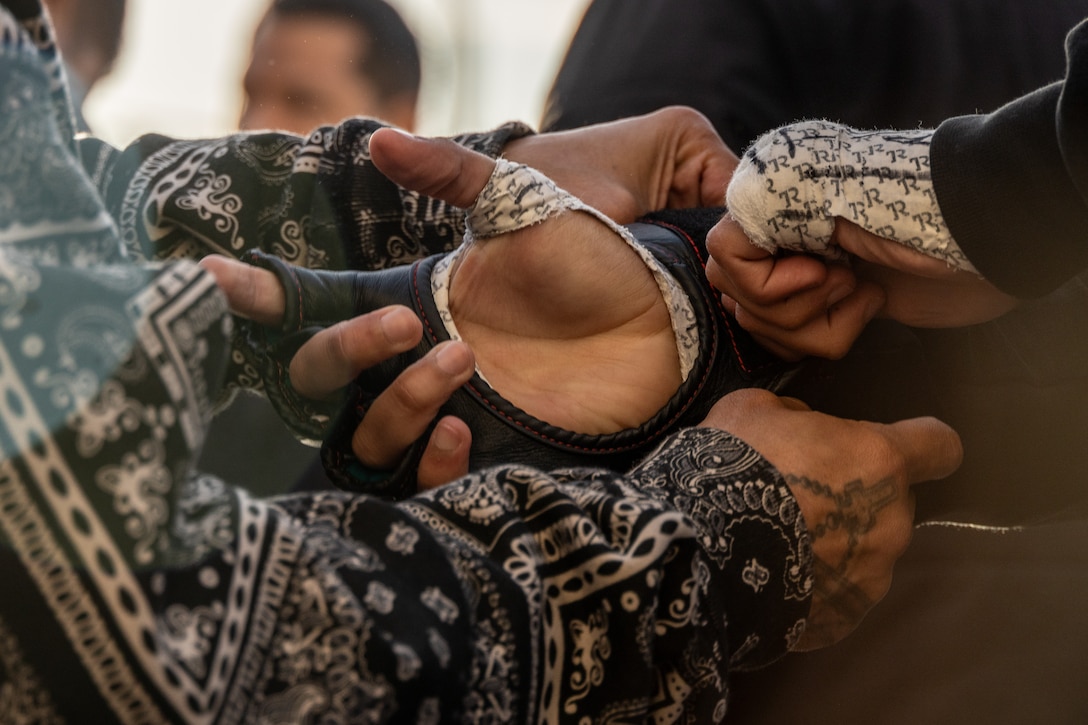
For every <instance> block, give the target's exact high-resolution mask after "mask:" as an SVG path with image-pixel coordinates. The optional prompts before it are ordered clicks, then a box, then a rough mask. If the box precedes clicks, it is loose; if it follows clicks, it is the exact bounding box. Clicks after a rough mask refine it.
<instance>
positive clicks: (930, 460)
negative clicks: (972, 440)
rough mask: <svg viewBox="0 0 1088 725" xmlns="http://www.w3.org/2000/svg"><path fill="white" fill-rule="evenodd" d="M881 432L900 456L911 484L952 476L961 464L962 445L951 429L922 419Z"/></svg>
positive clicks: (930, 419) (933, 421)
mask: <svg viewBox="0 0 1088 725" xmlns="http://www.w3.org/2000/svg"><path fill="white" fill-rule="evenodd" d="M884 432H885V434H886V435H887V436H888V438H889V439H890V440H891V442H892V444H893V445H894V446H895V447H896V448H897V449H898V450H899V451H900V453H901V454H902V455H903V462H904V466H905V468H906V472H907V479H908V480H909V481H910V483H912V484H913V483H921V482H923V481H935V480H937V479H941V478H946V477H948V476H950V475H952V474H953V473H954V472H955V471H956V469H957V468H959V467H960V463H962V462H963V443H962V442H961V441H960V436H959V434H958V433H956V431H955V430H953V429H952V428H951V426H949V425H947V424H946V423H943V422H941V421H939V420H937V419H936V418H932V417H922V418H910V419H907V420H901V421H897V422H895V423H891V424H889V425H886V426H884Z"/></svg>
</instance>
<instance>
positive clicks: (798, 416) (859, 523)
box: [703, 389, 963, 650]
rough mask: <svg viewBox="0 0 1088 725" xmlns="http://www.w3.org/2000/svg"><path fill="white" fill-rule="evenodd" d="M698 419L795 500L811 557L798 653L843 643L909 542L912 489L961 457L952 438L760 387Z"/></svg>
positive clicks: (919, 423)
mask: <svg viewBox="0 0 1088 725" xmlns="http://www.w3.org/2000/svg"><path fill="white" fill-rule="evenodd" d="M703 425H705V426H708V427H714V428H719V429H721V430H725V431H728V432H729V433H732V434H733V435H735V436H737V437H738V438H740V439H741V440H743V441H745V442H746V443H748V445H750V446H752V447H753V448H754V449H755V450H756V451H758V452H759V453H760V454H761V455H762V456H763V457H764V458H766V459H767V460H768V461H769V462H770V463H771V464H772V465H774V466H775V468H777V469H778V471H779V472H780V473H781V474H782V475H783V477H784V478H785V480H786V483H787V484H788V485H789V487H790V489H791V490H792V491H793V493H794V495H795V496H796V498H797V503H798V506H799V507H800V510H801V514H802V516H803V517H804V519H805V524H806V526H807V528H808V532H809V536H810V539H811V542H812V552H813V557H814V561H815V565H814V580H815V581H814V592H813V598H812V607H811V609H810V611H809V616H808V620H807V625H806V628H805V632H804V635H803V636H802V639H801V641H800V642H799V643H798V645H797V647H796V648H795V649H798V650H807V649H816V648H818V647H824V646H827V645H830V644H833V643H834V642H837V641H838V640H840V639H842V638H843V637H845V636H846V635H847V634H849V633H850V632H851V631H853V629H854V628H855V627H857V625H858V624H859V623H860V622H861V620H862V618H863V617H864V616H865V614H866V613H867V612H868V611H869V610H870V609H871V608H872V607H873V606H874V605H875V604H876V603H877V602H879V601H880V600H881V599H882V598H883V597H884V595H885V594H886V593H887V592H888V589H889V588H890V586H891V580H892V567H893V565H894V564H895V562H896V560H897V559H898V558H899V556H900V555H902V553H903V552H904V551H905V550H906V547H907V545H908V543H909V542H910V538H911V533H912V529H913V519H914V494H913V492H912V491H911V486H912V485H913V484H915V483H920V482H922V481H929V480H935V479H940V478H944V477H946V476H948V475H950V474H951V473H952V472H953V471H955V470H956V468H957V467H959V464H960V462H961V460H962V458H963V449H962V445H961V443H960V439H959V436H958V435H957V434H956V433H955V431H953V430H952V429H951V428H949V427H948V426H947V425H945V424H944V423H941V422H940V421H938V420H936V419H933V418H915V419H911V420H904V421H899V422H897V423H892V424H890V425H883V424H878V423H869V422H864V421H851V420H843V419H840V418H835V417H832V416H828V415H824V414H822V413H816V412H813V411H811V410H809V409H808V408H807V407H806V406H805V405H804V403H802V402H800V401H798V400H795V399H792V398H779V397H777V396H775V395H774V394H773V393H770V392H768V391H765V390H756V389H748V390H739V391H737V392H734V393H731V394H729V395H727V396H725V397H724V398H722V400H721V401H719V402H718V404H717V405H715V407H714V408H713V409H712V410H711V412H710V415H708V416H707V418H706V420H705V421H704V423H703Z"/></svg>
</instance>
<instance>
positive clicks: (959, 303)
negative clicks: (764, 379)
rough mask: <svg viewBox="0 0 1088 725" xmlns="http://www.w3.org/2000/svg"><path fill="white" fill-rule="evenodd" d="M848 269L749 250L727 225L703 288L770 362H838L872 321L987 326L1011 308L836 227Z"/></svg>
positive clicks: (956, 277)
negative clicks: (716, 296)
mask: <svg viewBox="0 0 1088 725" xmlns="http://www.w3.org/2000/svg"><path fill="white" fill-rule="evenodd" d="M832 244H833V245H835V246H838V247H839V248H841V249H842V250H843V251H845V252H847V254H848V255H849V257H848V258H849V260H850V262H849V264H846V263H841V262H834V261H829V260H827V259H825V258H822V257H821V258H817V257H813V256H808V255H803V254H788V255H773V254H770V253H768V252H766V251H764V250H762V249H760V248H758V247H756V246H755V245H753V244H752V243H751V242H750V241H749V240H748V238H747V237H746V236H745V235H744V232H743V231H742V230H741V228H740V226H739V225H738V224H736V222H734V221H733V220H732V219H730V218H729V216H728V215H726V216H725V217H723V218H722V220H721V221H720V222H719V223H718V224H717V225H716V226H715V227H714V228H713V229H712V230H711V231H710V233H709V234H708V235H707V249H708V251H709V253H710V261H709V263H708V264H707V269H706V274H707V279H708V280H709V281H710V283H711V284H712V285H714V287H715V288H717V289H718V290H719V291H720V292H721V293H722V303H723V304H724V305H725V306H726V308H727V309H729V310H733V312H734V316H735V317H736V319H737V323H738V324H739V325H740V326H741V327H743V328H744V329H746V330H747V331H748V332H749V333H751V334H752V336H753V337H755V338H756V339H757V340H758V341H759V342H760V343H761V344H762V345H763V346H764V347H766V348H767V349H768V350H770V351H771V352H773V353H775V354H776V355H778V356H780V357H782V358H784V359H787V360H796V359H799V358H801V357H804V356H806V355H815V356H818V357H826V358H831V359H837V358H841V357H842V356H843V355H845V354H846V353H847V352H848V351H849V349H850V347H851V345H853V343H854V341H855V340H856V339H857V337H858V335H860V334H861V332H862V330H863V329H864V328H865V326H866V325H867V324H868V323H869V321H870V320H872V319H873V318H874V317H876V316H877V315H881V316H883V317H887V318H890V319H894V320H898V321H899V322H902V323H904V324H907V325H911V326H915V327H958V326H963V325H972V324H977V323H980V322H985V321H987V320H991V319H994V318H996V317H999V316H1001V315H1003V314H1004V313H1006V312H1008V311H1009V310H1010V309H1012V308H1013V307H1014V306H1015V305H1016V300H1015V298H1013V297H1010V296H1009V295H1006V294H1005V293H1003V292H1001V291H999V290H998V289H997V288H996V287H994V286H993V285H991V284H990V283H989V282H987V281H986V280H985V279H983V278H981V277H979V276H977V275H975V274H973V273H971V272H965V271H958V270H954V269H952V268H950V267H948V266H947V265H946V264H945V263H944V262H942V261H940V260H937V259H933V258H931V257H927V256H925V255H922V254H920V253H918V252H915V251H914V250H911V249H908V248H906V247H904V246H902V245H899V244H896V243H894V242H891V241H889V240H886V239H883V238H881V237H878V236H876V235H874V234H871V233H869V232H867V231H865V230H864V229H862V228H861V227H859V226H857V225H855V224H853V223H851V222H848V221H846V220H844V219H836V222H835V230H834V233H833V234H832Z"/></svg>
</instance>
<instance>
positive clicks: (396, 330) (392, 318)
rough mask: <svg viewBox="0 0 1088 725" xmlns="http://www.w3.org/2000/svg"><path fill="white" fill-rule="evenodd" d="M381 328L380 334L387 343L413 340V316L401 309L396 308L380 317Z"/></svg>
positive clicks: (414, 332) (414, 325) (414, 331)
mask: <svg viewBox="0 0 1088 725" xmlns="http://www.w3.org/2000/svg"><path fill="white" fill-rule="evenodd" d="M381 326H382V334H384V335H385V339H386V340H389V342H393V343H402V342H411V341H412V340H413V339H415V334H416V324H415V315H413V314H412V313H411V312H409V311H408V310H406V309H404V308H403V307H396V308H394V309H392V310H389V311H388V312H386V313H385V314H384V315H382V319H381Z"/></svg>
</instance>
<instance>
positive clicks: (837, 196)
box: [726, 121, 975, 272]
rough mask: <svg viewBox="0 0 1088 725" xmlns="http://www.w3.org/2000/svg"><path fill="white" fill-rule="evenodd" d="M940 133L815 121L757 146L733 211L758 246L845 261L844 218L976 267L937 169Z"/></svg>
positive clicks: (735, 187) (734, 184)
mask: <svg viewBox="0 0 1088 725" xmlns="http://www.w3.org/2000/svg"><path fill="white" fill-rule="evenodd" d="M932 137H933V131H932V130H924V129H923V130H917V131H857V130H855V129H851V128H848V127H846V126H842V125H839V124H834V123H829V122H827V121H805V122H802V123H795V124H791V125H788V126H783V127H782V128H779V129H777V130H775V131H770V132H768V133H766V134H764V135H763V136H761V137H760V138H759V139H757V140H756V141H755V143H753V144H752V146H751V147H750V148H749V149H748V151H746V152H745V154H744V158H743V159H741V162H740V165H739V166H738V167H737V170H736V172H735V173H734V174H733V179H732V181H731V182H730V184H729V188H728V189H727V190H726V205H727V206H728V207H729V214H730V216H732V217H733V218H734V219H735V220H736V221H737V222H738V223H739V224H740V225H741V227H742V228H743V229H744V232H745V233H746V234H747V235H748V237H749V239H751V240H752V243H753V244H755V245H756V246H758V247H760V248H762V249H766V250H767V251H769V252H774V251H776V250H778V249H787V250H792V251H797V252H812V253H816V254H821V255H824V256H830V257H838V256H841V252H840V251H839V250H838V249H837V248H835V247H831V246H830V242H831V232H832V231H833V230H834V227H835V217H842V218H843V219H847V220H849V221H852V222H854V223H855V224H857V225H858V226H860V227H862V228H863V229H865V230H866V231H869V232H872V233H873V234H876V235H877V236H880V237H885V238H887V239H891V240H893V241H895V242H898V243H899V244H902V245H904V246H907V247H910V248H911V249H914V250H916V251H918V252H921V253H923V254H926V255H928V256H930V257H935V258H937V259H941V260H943V261H944V262H946V263H947V264H948V265H949V266H951V267H954V268H956V269H963V270H969V271H972V272H973V271H975V268H974V266H973V265H972V264H971V263H970V262H969V261H968V260H967V257H966V256H964V254H963V252H962V251H961V250H960V248H959V245H958V244H956V241H955V240H954V239H952V236H951V234H950V233H949V232H948V227H947V226H946V225H945V222H944V216H943V215H942V214H941V209H940V207H939V206H938V204H937V196H936V194H935V193H934V190H933V181H932V178H931V176H930V167H929V145H930V141H931V139H932Z"/></svg>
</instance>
